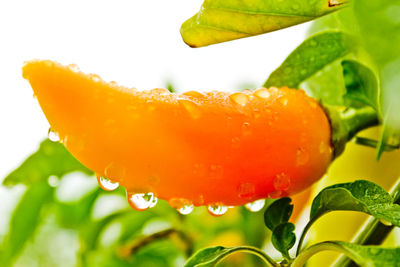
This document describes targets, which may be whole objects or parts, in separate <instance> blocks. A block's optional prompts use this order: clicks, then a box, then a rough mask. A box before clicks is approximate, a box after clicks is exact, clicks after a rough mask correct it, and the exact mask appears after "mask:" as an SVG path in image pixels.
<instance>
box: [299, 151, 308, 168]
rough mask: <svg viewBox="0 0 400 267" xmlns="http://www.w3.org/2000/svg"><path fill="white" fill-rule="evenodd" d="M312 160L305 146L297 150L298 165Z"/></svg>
mask: <svg viewBox="0 0 400 267" xmlns="http://www.w3.org/2000/svg"><path fill="white" fill-rule="evenodd" d="M309 160H310V155H309V153H308V152H307V150H306V149H305V148H299V149H297V152H296V166H302V165H304V164H306V163H307V162H308V161H309Z"/></svg>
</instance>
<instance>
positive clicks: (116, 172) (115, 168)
mask: <svg viewBox="0 0 400 267" xmlns="http://www.w3.org/2000/svg"><path fill="white" fill-rule="evenodd" d="M125 173H126V170H125V168H124V167H123V166H121V165H119V164H117V163H114V162H112V163H110V164H108V166H107V167H106V169H105V170H104V174H105V175H106V177H110V178H111V179H112V178H116V177H118V178H119V179H123V178H125Z"/></svg>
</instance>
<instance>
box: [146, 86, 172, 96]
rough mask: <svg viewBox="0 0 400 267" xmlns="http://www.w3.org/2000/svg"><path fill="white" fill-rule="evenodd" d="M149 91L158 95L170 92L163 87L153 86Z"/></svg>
mask: <svg viewBox="0 0 400 267" xmlns="http://www.w3.org/2000/svg"><path fill="white" fill-rule="evenodd" d="M150 93H152V94H159V95H168V94H169V93H170V92H169V91H168V89H165V88H154V89H152V90H150Z"/></svg>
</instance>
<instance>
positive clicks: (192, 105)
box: [178, 99, 202, 119]
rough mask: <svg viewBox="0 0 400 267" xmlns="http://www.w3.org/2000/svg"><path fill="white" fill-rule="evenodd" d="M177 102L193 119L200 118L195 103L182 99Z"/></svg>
mask: <svg viewBox="0 0 400 267" xmlns="http://www.w3.org/2000/svg"><path fill="white" fill-rule="evenodd" d="M178 102H179V103H180V104H181V105H182V106H183V107H184V108H185V109H186V111H187V112H189V114H190V116H192V118H193V119H198V118H200V117H201V113H202V112H201V110H200V108H199V106H198V105H197V104H196V103H194V102H192V101H190V100H184V99H179V100H178Z"/></svg>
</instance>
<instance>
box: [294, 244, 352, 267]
mask: <svg viewBox="0 0 400 267" xmlns="http://www.w3.org/2000/svg"><path fill="white" fill-rule="evenodd" d="M327 250H331V251H337V252H341V253H344V254H345V255H346V256H348V257H350V258H352V259H353V255H351V254H350V253H349V252H348V251H347V250H346V249H344V248H343V247H342V246H340V245H339V244H337V243H334V242H331V241H326V242H322V243H318V244H315V245H312V246H311V247H309V248H307V249H305V250H304V251H303V252H302V253H300V254H299V255H298V256H297V257H296V258H295V259H294V261H293V263H292V265H291V267H303V266H304V264H305V263H306V262H307V260H308V259H309V258H311V257H312V256H313V255H314V254H316V253H318V252H320V251H327Z"/></svg>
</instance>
